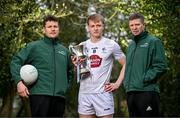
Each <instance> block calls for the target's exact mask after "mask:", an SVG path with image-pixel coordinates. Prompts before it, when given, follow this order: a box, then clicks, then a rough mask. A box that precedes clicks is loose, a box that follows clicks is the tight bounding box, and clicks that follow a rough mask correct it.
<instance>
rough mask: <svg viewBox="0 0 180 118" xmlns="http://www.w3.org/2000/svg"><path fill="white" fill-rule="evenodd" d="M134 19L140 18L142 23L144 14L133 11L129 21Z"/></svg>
mask: <svg viewBox="0 0 180 118" xmlns="http://www.w3.org/2000/svg"><path fill="white" fill-rule="evenodd" d="M134 19H140V20H141V22H142V23H144V16H143V15H142V14H140V13H133V14H131V15H130V16H129V21H130V20H134Z"/></svg>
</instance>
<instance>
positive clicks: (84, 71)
mask: <svg viewBox="0 0 180 118" xmlns="http://www.w3.org/2000/svg"><path fill="white" fill-rule="evenodd" d="M80 75H81V79H85V78H87V77H89V76H90V71H89V70H87V69H81V73H80Z"/></svg>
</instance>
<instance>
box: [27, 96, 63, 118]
mask: <svg viewBox="0 0 180 118" xmlns="http://www.w3.org/2000/svg"><path fill="white" fill-rule="evenodd" d="M29 99H30V107H31V116H32V117H63V114H64V111H65V99H64V98H62V97H55V96H46V95H31V96H30V97H29Z"/></svg>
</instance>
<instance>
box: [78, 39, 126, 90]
mask: <svg viewBox="0 0 180 118" xmlns="http://www.w3.org/2000/svg"><path fill="white" fill-rule="evenodd" d="M83 45H84V46H85V50H86V53H87V55H88V59H89V67H90V73H91V74H90V76H89V77H88V78H84V79H81V80H80V90H79V92H80V93H102V92H104V85H105V84H106V83H107V82H109V81H110V77H111V71H112V66H113V60H114V59H116V60H119V59H121V58H123V57H125V55H124V53H123V52H122V50H121V48H120V46H119V45H118V44H117V43H116V42H115V41H113V40H110V39H107V38H105V37H102V39H101V40H99V41H98V42H96V43H93V42H91V40H90V39H88V40H87V41H85V42H83Z"/></svg>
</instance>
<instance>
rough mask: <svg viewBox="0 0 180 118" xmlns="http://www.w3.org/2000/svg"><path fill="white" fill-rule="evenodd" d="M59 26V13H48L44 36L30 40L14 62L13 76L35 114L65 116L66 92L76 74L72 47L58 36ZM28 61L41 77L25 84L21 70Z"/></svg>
mask: <svg viewBox="0 0 180 118" xmlns="http://www.w3.org/2000/svg"><path fill="white" fill-rule="evenodd" d="M59 30H60V29H59V22H58V19H57V18H56V17H54V16H51V15H49V16H47V17H45V19H44V24H43V31H44V33H45V36H44V37H43V38H42V39H41V40H38V41H33V42H31V43H29V44H27V46H26V47H25V48H23V49H22V50H21V51H20V52H19V53H18V54H17V55H15V56H14V57H13V59H12V62H11V66H10V67H11V73H12V79H13V80H15V83H16V84H17V92H18V94H19V95H20V96H21V97H29V99H30V107H31V113H32V117H40V116H43V117H48V116H51V117H54V116H55V117H62V116H63V114H64V110H65V94H66V91H67V89H68V86H69V83H70V81H71V79H72V78H73V65H72V63H71V59H70V53H69V51H68V50H67V49H66V48H65V47H64V46H63V45H61V44H60V43H59V42H58V40H57V38H58V35H59ZM25 64H31V65H33V66H35V67H36V68H37V70H38V79H37V81H36V82H35V83H34V84H32V85H30V86H26V84H25V83H24V82H23V81H22V79H21V77H20V74H19V71H20V68H21V66H23V65H25Z"/></svg>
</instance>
